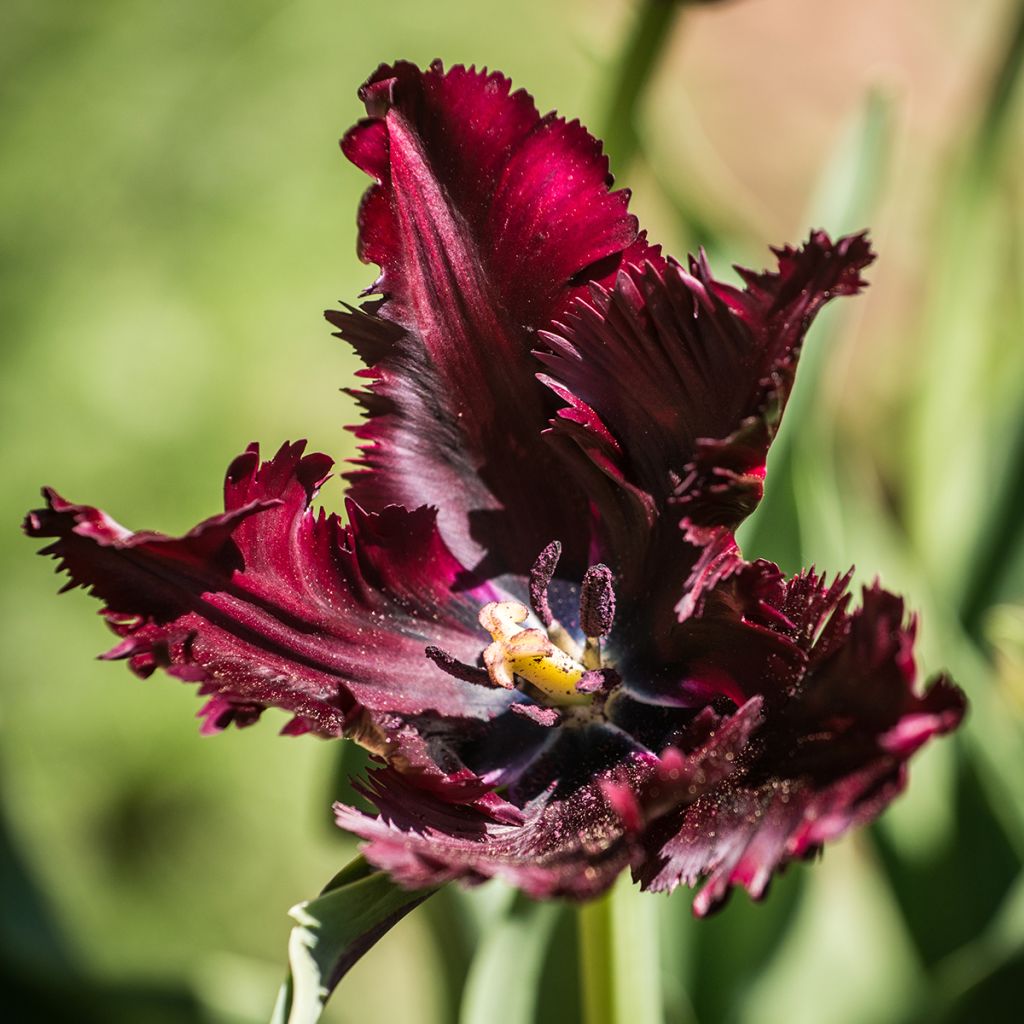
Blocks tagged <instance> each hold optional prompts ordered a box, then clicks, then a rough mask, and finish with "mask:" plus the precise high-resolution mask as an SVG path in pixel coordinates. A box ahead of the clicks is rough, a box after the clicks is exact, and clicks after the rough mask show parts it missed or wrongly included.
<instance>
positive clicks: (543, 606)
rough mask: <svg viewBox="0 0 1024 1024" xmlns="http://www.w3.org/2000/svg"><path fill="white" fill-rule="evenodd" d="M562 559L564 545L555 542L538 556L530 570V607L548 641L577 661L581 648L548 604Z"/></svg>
mask: <svg viewBox="0 0 1024 1024" xmlns="http://www.w3.org/2000/svg"><path fill="white" fill-rule="evenodd" d="M561 557H562V544H561V542H560V541H557V540H553V541H552V542H551V543H550V544H549V545H548V546H547V547H546V548H544V550H543V551H542V552H541V553H540V554H539V555H538V556H537V561H536V562H534V563H533V568H532V569H531V570H530V607H531V608H532V609H533V611H534V614H535V615H536V616H537V618H538V619H540V621H541V623H542V624H543V626H544V628H545V629H546V630H547V631H548V639H549V640H550V641H551V642H552V643H553V644H554V645H555V646H556V647H559V648H561V650H563V651H565V653H566V654H568V655H569V657H570V658H574V659H576V660H578V659H579V657H580V646H579V644H578V643H576V641H575V640H574V639H573V637H572V634H571V633H570V632H569V631H568V630H567V629H566V628H565V626H563V625H562V624H561V623H560V622H559V621H558V619H556V618H555V617H554V615H552V613H551V605H550V604H549V602H548V587H549V586H551V580H552V577H553V576H554V575H555V569H556V568H557V567H558V560H559V558H561Z"/></svg>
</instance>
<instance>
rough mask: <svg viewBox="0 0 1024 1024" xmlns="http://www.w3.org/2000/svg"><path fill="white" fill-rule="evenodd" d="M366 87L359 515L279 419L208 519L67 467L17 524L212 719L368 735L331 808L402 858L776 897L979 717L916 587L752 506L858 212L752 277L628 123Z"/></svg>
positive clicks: (544, 892) (398, 68)
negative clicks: (146, 523) (174, 511)
mask: <svg viewBox="0 0 1024 1024" xmlns="http://www.w3.org/2000/svg"><path fill="white" fill-rule="evenodd" d="M360 95H361V97H362V99H363V100H364V102H365V104H366V110H367V117H366V119H365V120H363V121H360V122H359V123H358V124H357V125H356V126H355V127H354V128H353V129H352V130H351V131H350V132H349V133H348V134H347V135H346V136H345V138H344V140H343V141H342V148H343V150H344V152H345V154H346V155H347V156H348V158H349V159H350V160H351V161H352V162H353V163H355V164H356V165H357V166H358V167H360V168H361V169H362V170H363V171H365V172H366V173H367V174H368V175H369V176H370V177H371V178H372V179H373V184H372V185H371V187H370V189H369V191H368V192H367V193H366V196H365V198H364V200H363V203H362V206H361V208H360V212H359V252H360V255H361V256H362V257H363V259H364V260H366V261H367V262H372V263H375V264H377V265H378V266H379V267H380V275H379V277H378V278H377V280H376V281H375V283H374V285H373V286H372V288H371V290H370V291H371V292H372V293H376V294H377V296H378V297H377V298H375V299H373V300H371V301H368V302H366V303H364V304H363V305H362V306H361V307H360V308H358V309H357V308H352V307H346V308H345V310H343V311H341V312H330V313H328V314H327V315H328V319H329V320H330V321H331V322H332V323H333V324H334V325H335V326H336V327H337V328H338V331H339V334H340V335H341V336H342V337H344V338H345V339H346V340H347V341H349V342H350V343H351V344H352V345H353V346H354V348H355V349H356V351H357V352H358V353H359V355H360V356H361V357H362V359H363V361H364V362H365V363H366V367H367V368H366V369H365V370H362V371H361V373H360V376H362V377H363V378H364V379H365V381H366V385H365V387H364V388H363V389H361V390H358V391H356V392H355V394H356V396H357V398H358V399H359V401H360V403H361V404H362V406H363V408H364V410H365V413H366V416H365V419H364V421H363V422H362V423H361V424H360V425H359V426H357V427H356V428H355V432H356V434H357V436H358V437H359V438H360V439H361V441H362V443H363V444H362V449H361V454H360V456H359V458H358V459H356V460H355V462H356V466H357V468H356V469H355V470H354V471H351V472H349V473H348V474H347V476H348V478H349V480H350V481H351V488H350V492H349V502H348V523H347V525H344V524H342V522H341V521H340V520H339V519H338V518H337V517H336V516H327V515H325V514H324V512H323V511H315V510H314V509H313V508H312V506H311V503H312V501H313V498H314V495H315V493H316V490H317V488H318V487H319V486H320V484H321V483H322V482H323V481H324V479H325V478H326V476H327V475H328V472H329V469H330V466H331V463H330V461H329V460H328V459H327V458H326V457H325V456H323V455H304V454H303V450H302V445H301V444H298V445H285V446H284V447H283V448H282V449H281V450H280V451H279V452H278V453H277V455H275V456H274V457H273V458H272V459H271V460H270V461H268V462H263V463H261V462H260V458H259V452H258V450H257V448H256V447H255V446H252V447H250V449H249V450H248V451H247V452H245V453H244V454H243V455H241V456H239V457H238V458H237V459H236V460H235V461H234V462H233V463H232V465H231V467H230V468H229V470H228V474H227V484H226V492H225V512H224V513H223V514H221V515H218V516H215V517H214V518H212V519H209V520H207V521H205V522H204V523H202V524H200V525H199V526H198V527H196V528H195V529H194V530H192V531H191V532H190V533H189V534H187V535H186V536H184V537H182V538H180V539H171V538H169V537H164V536H162V535H160V534H153V533H136V534H133V533H129V532H128V531H127V530H124V529H123V528H122V527H120V526H118V525H117V524H116V523H114V522H113V521H111V520H110V519H109V518H108V517H107V516H106V515H104V514H103V513H102V512H99V511H98V510H96V509H94V508H91V507H89V506H83V505H73V504H70V503H68V502H66V501H64V500H63V499H62V498H60V497H58V496H57V495H56V494H55V493H54V492H52V491H47V492H46V497H47V507H46V508H44V509H42V510H40V511H36V512H33V513H32V514H31V515H30V516H29V517H28V520H27V524H26V528H27V530H28V532H29V533H30V534H31V535H32V536H34V537H45V538H51V543H50V544H49V545H48V546H47V547H46V548H44V553H47V554H51V555H53V556H54V557H56V558H57V559H59V561H60V567H61V568H62V569H64V570H66V571H67V573H68V575H69V576H70V581H71V582H70V584H69V586H73V585H81V586H85V587H87V588H89V589H90V590H91V591H92V593H94V594H95V595H96V596H97V597H98V598H100V599H101V600H102V601H103V602H104V605H105V610H104V615H105V616H106V618H107V621H108V623H109V624H110V626H111V628H112V629H113V630H114V632H116V633H117V634H118V635H119V637H120V638H121V641H120V643H119V644H118V645H117V646H116V647H115V648H114V649H113V651H111V652H110V653H109V654H108V655H106V657H109V658H123V659H127V660H128V662H129V664H130V666H131V667H132V668H133V669H134V670H135V671H136V672H137V673H139V674H141V675H148V674H149V673H151V672H152V671H153V670H154V669H155V668H158V667H160V668H165V669H166V670H167V671H168V672H170V673H171V674H173V675H176V676H178V677H179V678H181V679H183V680H186V681H189V682H194V683H198V684H199V688H200V692H201V693H202V694H204V695H205V696H206V697H207V698H208V699H207V702H206V704H205V705H204V707H203V709H202V711H201V712H200V714H201V716H202V718H203V720H204V725H203V730H204V731H216V730H219V729H223V728H224V727H225V726H226V725H228V724H229V723H231V722H234V723H235V724H236V725H248V724H250V723H251V722H253V721H255V720H256V718H257V717H258V716H259V715H260V713H261V712H262V711H263V710H264V709H265V708H266V707H268V706H273V707H278V708H282V709H284V710H286V711H288V712H290V714H291V718H290V719H289V721H288V724H287V725H286V726H285V727H284V731H285V732H288V733H300V732H307V731H311V732H315V733H319V734H320V735H323V736H329V737H337V736H343V735H344V736H348V737H351V738H352V739H354V740H356V741H357V742H359V743H361V744H363V745H364V746H365V747H367V748H368V749H369V750H370V751H371V752H372V753H373V755H374V757H375V759H376V760H377V761H378V762H379V766H378V767H377V768H376V769H374V770H373V771H372V772H371V773H370V777H369V779H368V780H366V781H365V782H364V783H362V789H363V792H364V793H365V794H366V796H367V797H368V798H369V799H370V800H371V801H372V802H373V804H374V805H375V806H376V807H377V809H378V811H379V813H378V814H377V815H376V816H370V815H367V814H364V813H362V812H360V811H357V810H355V809H353V808H350V807H345V806H338V807H337V809H336V810H337V817H338V821H339V823H340V824H341V825H342V826H343V827H344V828H347V829H349V830H351V831H352V832H355V833H356V834H357V835H359V836H361V837H362V838H363V839H365V840H366V845H365V854H366V856H367V858H368V859H369V860H370V862H371V863H373V864H374V865H377V866H378V867H381V868H383V869H386V870H387V871H389V872H391V873H392V875H393V876H394V877H395V878H396V879H397V880H398V881H399V882H401V883H402V884H404V885H407V886H410V887H427V886H432V885H436V884H438V883H440V882H443V881H446V880H448V879H461V880H463V881H468V882H476V881H481V880H483V879H486V878H489V877H492V876H499V877H502V878H505V879H507V880H509V881H511V882H512V883H513V884H516V885H518V886H520V887H521V888H523V889H524V890H525V891H527V892H528V893H530V894H531V895H533V896H538V897H549V896H556V895H567V896H572V897H579V898H585V897H590V896H594V895H596V894H598V893H600V892H601V891H602V890H604V889H606V888H607V887H608V886H609V885H610V884H611V882H612V880H613V879H614V878H615V876H616V875H617V874H618V873H619V872H620V871H621V870H623V869H624V868H626V867H629V868H631V869H632V872H633V875H634V877H635V878H637V879H638V880H639V881H640V882H641V884H642V885H643V886H644V887H646V888H652V889H672V888H674V887H675V886H676V885H678V884H679V883H680V882H686V883H689V884H692V883H695V882H697V881H699V880H701V879H707V884H706V885H705V886H704V887H703V889H702V890H701V892H700V893H699V894H698V896H697V899H696V903H695V907H696V909H697V911H698V913H706V912H707V911H709V910H711V909H712V908H713V907H715V906H716V905H718V904H719V903H720V902H721V901H722V900H723V899H724V898H725V896H726V895H727V894H728V892H729V890H730V888H731V887H732V886H734V885H737V884H738V885H742V886H744V887H746V888H747V889H748V890H749V892H750V893H751V894H752V895H753V896H755V897H759V896H760V895H761V894H762V893H763V892H764V890H765V888H766V886H767V884H768V882H769V880H770V879H771V877H772V874H773V873H774V872H775V871H776V870H777V869H778V868H779V867H781V866H782V865H784V864H785V863H786V862H787V861H789V860H792V859H793V858H796V857H803V856H805V855H807V854H808V853H810V852H812V851H814V850H816V849H817V848H819V847H820V846H821V844H822V843H824V842H825V841H826V840H828V839H832V838H834V837H835V836H837V835H839V834H840V833H842V832H844V831H845V830H846V829H848V828H850V827H851V826H853V825H859V824H862V823H864V822H866V821H869V820H871V819H872V818H874V817H875V816H876V815H878V814H879V813H880V812H881V810H882V809H883V808H884V807H885V806H886V805H887V804H888V803H889V801H890V800H891V799H892V798H893V797H894V796H895V795H896V794H897V793H898V792H899V791H900V790H901V789H902V787H903V786H904V784H905V781H906V765H907V761H908V759H909V757H910V755H911V754H912V753H913V752H914V751H915V750H916V749H917V748H918V747H919V746H921V744H923V743H924V742H925V741H926V740H928V739H929V738H930V737H932V736H933V735H937V734H940V733H944V732H948V731H949V730H951V729H953V728H955V727H956V725H957V724H958V723H959V721H960V719H961V717H962V715H963V712H964V700H963V697H962V695H961V693H960V691H959V690H957V688H956V687H955V686H953V685H952V684H951V683H950V682H949V681H948V680H946V679H945V678H943V677H940V678H939V679H938V680H937V681H935V682H934V683H933V684H932V685H931V687H930V688H929V689H927V690H926V691H924V692H918V689H917V687H916V685H915V668H914V661H913V640H914V623H913V620H912V619H908V616H907V614H906V612H905V611H904V607H903V604H902V602H901V601H900V599H899V598H896V597H894V596H892V595H891V594H888V593H886V592H885V591H884V590H881V589H880V588H879V587H877V586H875V587H872V588H869V589H867V590H865V591H864V594H863V597H862V602H861V605H860V607H857V608H853V607H851V599H850V595H849V593H848V592H847V583H848V577H839V578H837V579H835V580H833V581H832V582H829V581H828V580H826V579H825V578H824V577H822V576H819V575H817V574H815V573H813V572H811V573H804V574H801V575H799V576H796V577H794V578H793V579H786V578H785V577H784V576H783V575H782V574H781V572H780V571H779V569H778V568H777V567H776V566H774V565H772V564H770V563H767V562H763V561H756V562H746V561H744V560H743V558H742V557H741V555H740V553H739V551H738V549H737V546H736V542H735V538H734V532H733V531H734V530H735V528H736V527H737V525H738V524H739V523H740V522H741V521H742V520H743V519H744V517H746V516H747V515H748V514H749V513H750V512H751V511H752V510H753V509H754V507H755V506H756V505H757V503H758V501H759V500H760V498H761V494H762V486H763V481H764V470H765V458H766V455H767V451H768V446H769V444H770V443H771V440H772V438H773V437H774V435H775V433H776V431H777V429H778V425H779V421H780V418H781V416H782V413H783V410H784V408H785V405H786V401H787V398H788V396H789V392H790V389H791V387H792V384H793V378H794V373H795V370H796V362H797V357H798V355H799V351H800V346H801V344H802V342H803V338H804V335H805V334H806V331H807V329H808V327H809V326H810V324H811V321H812V320H813V318H814V316H815V315H816V314H817V312H818V310H819V309H820V308H821V307H822V306H823V305H824V303H825V302H827V301H828V300H829V299H830V298H832V297H833V296H836V295H850V294H853V293H855V292H857V291H858V290H859V289H860V288H861V287H863V284H864V282H863V280H862V278H861V270H862V269H863V268H864V267H865V266H867V265H868V264H869V263H870V262H871V260H872V258H873V256H872V253H871V250H870V247H869V245H868V242H867V239H866V238H865V236H864V235H854V236H850V237H846V238H841V239H839V240H838V241H835V242H833V241H832V240H831V239H830V238H829V237H828V235H826V234H825V233H824V232H822V231H815V232H813V233H812V234H811V236H810V239H809V240H808V241H807V242H806V243H805V244H804V245H803V246H802V247H801V248H799V249H792V248H785V249H779V250H776V251H775V255H776V257H777V267H776V269H775V270H772V271H767V272H764V273H760V274H755V273H751V272H749V271H741V274H742V277H743V280H744V282H745V288H743V289H740V288H736V287H733V286H732V285H729V284H725V283H723V282H721V281H719V280H716V278H715V277H714V276H713V275H712V273H711V271H710V269H709V268H708V266H707V263H706V261H705V260H704V258H703V256H701V257H699V258H696V259H690V260H689V261H688V262H686V263H685V264H680V263H677V262H676V261H674V260H672V259H670V258H666V257H664V256H663V255H662V254H661V252H660V250H659V249H658V248H657V247H656V246H652V245H651V244H650V243H648V242H647V240H646V238H645V236H644V234H643V233H642V232H641V231H640V230H639V229H638V226H637V223H636V220H635V219H634V218H633V216H632V215H630V214H629V212H628V211H627V199H628V197H627V195H626V194H625V193H623V192H613V191H611V177H610V175H609V173H608V162H607V160H606V159H605V157H604V156H603V155H602V153H601V146H600V144H599V143H598V142H597V141H595V140H594V139H593V138H592V137H591V136H590V135H589V134H588V133H587V132H586V131H585V129H583V128H582V127H581V126H580V125H579V123H578V122H575V121H573V122H566V121H563V120H562V119H560V118H558V117H556V116H555V115H554V114H548V115H545V116H543V117H542V116H540V115H539V114H538V112H537V109H536V107H535V106H534V103H533V100H532V99H531V98H530V96H529V95H528V94H527V93H525V92H522V91H519V92H512V90H511V86H510V84H509V82H508V80H507V79H506V78H504V77H503V76H501V75H499V74H489V73H487V72H480V71H476V70H473V69H466V68H463V67H455V68H452V69H450V70H448V71H445V70H444V69H443V68H442V67H441V66H440V64H435V65H433V66H431V67H430V68H429V69H428V70H427V71H420V70H419V69H418V68H416V67H414V66H412V65H411V64H405V63H399V64H396V65H394V66H391V67H381V68H379V69H378V70H377V71H376V72H375V73H374V74H373V76H372V77H371V78H370V79H369V81H368V82H367V83H366V85H364V86H363V88H362V90H361V93H360ZM488 634H489V635H488Z"/></svg>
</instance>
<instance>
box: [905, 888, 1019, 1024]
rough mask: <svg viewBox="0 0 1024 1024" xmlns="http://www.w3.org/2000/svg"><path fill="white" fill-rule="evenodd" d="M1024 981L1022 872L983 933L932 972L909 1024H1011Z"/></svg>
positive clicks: (1016, 1011) (1017, 1012)
mask: <svg viewBox="0 0 1024 1024" xmlns="http://www.w3.org/2000/svg"><path fill="white" fill-rule="evenodd" d="M1022 977H1024V872H1021V874H1019V875H1018V877H1017V879H1016V882H1015V884H1014V885H1012V886H1011V887H1009V889H1008V890H1007V893H1006V897H1005V900H1004V901H1003V904H1002V906H1001V908H1000V910H999V913H998V914H997V915H996V917H995V918H994V919H993V921H992V923H991V924H990V925H989V927H988V928H987V929H985V930H984V931H982V932H980V933H979V934H978V935H977V936H976V937H974V938H973V939H972V940H971V941H969V942H967V943H965V944H964V945H963V946H962V947H961V948H960V949H958V950H957V951H956V952H955V953H953V954H951V955H950V956H948V957H947V958H946V959H945V960H943V961H942V962H940V963H939V964H938V965H937V966H936V967H935V969H934V970H933V971H932V972H931V974H930V976H929V978H928V980H927V983H926V986H925V988H924V991H923V993H922V999H921V1001H920V1004H919V1006H918V1007H917V1008H916V1010H915V1012H914V1013H913V1014H911V1015H910V1016H909V1018H908V1020H909V1021H910V1022H911V1024H960V1022H963V1024H973V1022H975V1021H989V1020H990V1021H1001V1020H1011V1019H1015V1018H1016V1017H1017V1016H1018V1015H1019V1012H1020V982H1021V978H1022Z"/></svg>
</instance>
